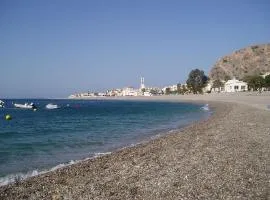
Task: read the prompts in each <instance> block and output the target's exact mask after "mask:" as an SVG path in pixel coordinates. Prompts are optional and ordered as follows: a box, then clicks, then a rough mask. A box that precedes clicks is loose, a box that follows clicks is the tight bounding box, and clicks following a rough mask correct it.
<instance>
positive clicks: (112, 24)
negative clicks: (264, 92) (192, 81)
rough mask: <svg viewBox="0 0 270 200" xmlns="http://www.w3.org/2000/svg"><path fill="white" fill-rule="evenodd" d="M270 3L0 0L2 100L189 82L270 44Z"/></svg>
mask: <svg viewBox="0 0 270 200" xmlns="http://www.w3.org/2000/svg"><path fill="white" fill-rule="evenodd" d="M269 10H270V1H269V0H253V1H251V0H234V1H232V0H227V1H219V0H204V1H200V0H175V1H173V0H163V1H160V0H136V1H133V0H132V1H131V0H112V1H111V0H98V1H96V0H85V1H83V0H78V1H75V0H72V1H71V0H57V1H53V0H47V1H36V0H26V1H22V0H0V70H1V71H0V80H1V84H0V98H23V97H32V98H35V97H48V98H61V97H67V96H68V95H69V94H71V93H75V92H83V91H98V90H101V91H102V90H105V89H110V88H122V87H124V86H134V87H139V81H140V76H141V75H142V76H144V77H145V84H146V85H148V86H149V85H150V86H164V85H169V84H175V83H179V82H180V83H183V82H185V81H186V79H187V76H188V73H189V72H190V71H191V70H192V69H195V68H199V69H202V70H204V71H205V73H206V74H208V72H209V70H210V69H211V67H212V66H213V65H214V63H215V62H216V61H217V59H218V58H220V57H221V56H224V55H227V54H230V53H231V52H233V51H234V50H237V49H240V48H244V47H246V46H250V45H253V44H262V43H269V42H270V12H269Z"/></svg>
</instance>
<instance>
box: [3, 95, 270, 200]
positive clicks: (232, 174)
mask: <svg viewBox="0 0 270 200" xmlns="http://www.w3.org/2000/svg"><path fill="white" fill-rule="evenodd" d="M119 99H120V98H119ZM128 99H131V98H128ZM132 99H134V98H132ZM135 99H137V100H142V98H135ZM143 100H154V101H159V100H162V101H188V102H204V103H208V104H209V106H210V108H211V109H213V110H214V113H213V115H212V117H210V119H208V120H204V121H200V122H197V123H194V124H192V125H189V126H188V127H186V128H184V129H183V130H179V132H174V133H171V134H168V135H165V136H162V137H160V138H157V139H155V140H152V141H149V142H147V143H143V144H140V145H137V146H135V147H130V148H126V149H122V150H119V151H117V152H113V153H112V154H110V155H105V156H102V157H98V158H96V159H92V160H88V161H84V162H81V163H78V164H74V165H71V166H68V167H65V168H62V169H58V170H56V171H52V172H49V173H46V174H43V175H40V176H36V177H32V178H29V179H27V180H25V181H21V182H18V183H16V184H10V185H6V186H3V187H0V199H12V200H13V199H125V200H126V199H153V200H154V199H155V200H156V199H160V200H163V199H270V106H269V105H270V94H269V93H261V94H258V93H235V94H207V95H181V96H161V97H147V98H143Z"/></svg>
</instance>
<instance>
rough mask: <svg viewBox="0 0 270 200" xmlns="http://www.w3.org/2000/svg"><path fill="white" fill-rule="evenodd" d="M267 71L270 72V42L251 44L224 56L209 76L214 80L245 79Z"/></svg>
mask: <svg viewBox="0 0 270 200" xmlns="http://www.w3.org/2000/svg"><path fill="white" fill-rule="evenodd" d="M265 72H270V44H263V45H254V46H249V47H246V48H244V49H240V50H237V51H235V52H233V53H232V54H231V55H227V56H224V57H222V58H221V59H219V60H218V61H217V62H216V64H215V65H214V66H213V68H212V69H211V71H210V73H209V77H210V78H211V79H213V80H217V79H220V80H227V79H231V78H233V77H235V78H237V79H243V78H244V77H245V76H248V75H259V74H264V73H265Z"/></svg>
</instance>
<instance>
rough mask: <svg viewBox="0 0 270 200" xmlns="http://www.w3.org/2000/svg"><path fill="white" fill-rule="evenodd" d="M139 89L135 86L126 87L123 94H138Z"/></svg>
mask: <svg viewBox="0 0 270 200" xmlns="http://www.w3.org/2000/svg"><path fill="white" fill-rule="evenodd" d="M138 94H139V92H138V90H135V89H134V88H133V87H126V88H124V89H123V90H122V95H123V96H138Z"/></svg>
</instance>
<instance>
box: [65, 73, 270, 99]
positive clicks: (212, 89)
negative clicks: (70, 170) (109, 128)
mask: <svg viewBox="0 0 270 200" xmlns="http://www.w3.org/2000/svg"><path fill="white" fill-rule="evenodd" d="M256 77H257V78H258V77H259V79H260V77H261V80H264V79H265V78H266V77H267V78H268V77H270V72H266V73H264V74H261V75H257V76H256ZM256 77H255V78H256ZM268 79H269V78H268ZM258 84H260V83H258ZM268 89H269V88H268V87H265V86H263V85H261V87H260V86H257V87H252V85H251V83H249V82H248V81H246V82H245V81H243V80H238V79H236V78H235V77H233V78H232V79H228V80H211V79H208V80H207V82H206V83H205V84H204V85H203V88H202V92H201V93H231V92H245V91H250V90H251V91H256V90H258V91H259V92H261V91H266V90H268ZM191 93H194V92H193V91H192V88H191V87H190V86H189V85H188V84H187V83H178V84H174V85H169V86H164V87H162V88H159V87H150V86H146V84H145V81H144V77H141V78H140V86H139V88H135V87H124V88H117V89H110V90H107V91H106V92H90V91H88V92H84V93H77V94H72V95H70V96H69V98H70V99H76V98H79V99H81V98H91V97H123V96H141V97H143V96H145V97H149V96H157V95H177V94H182V95H184V94H191Z"/></svg>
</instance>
